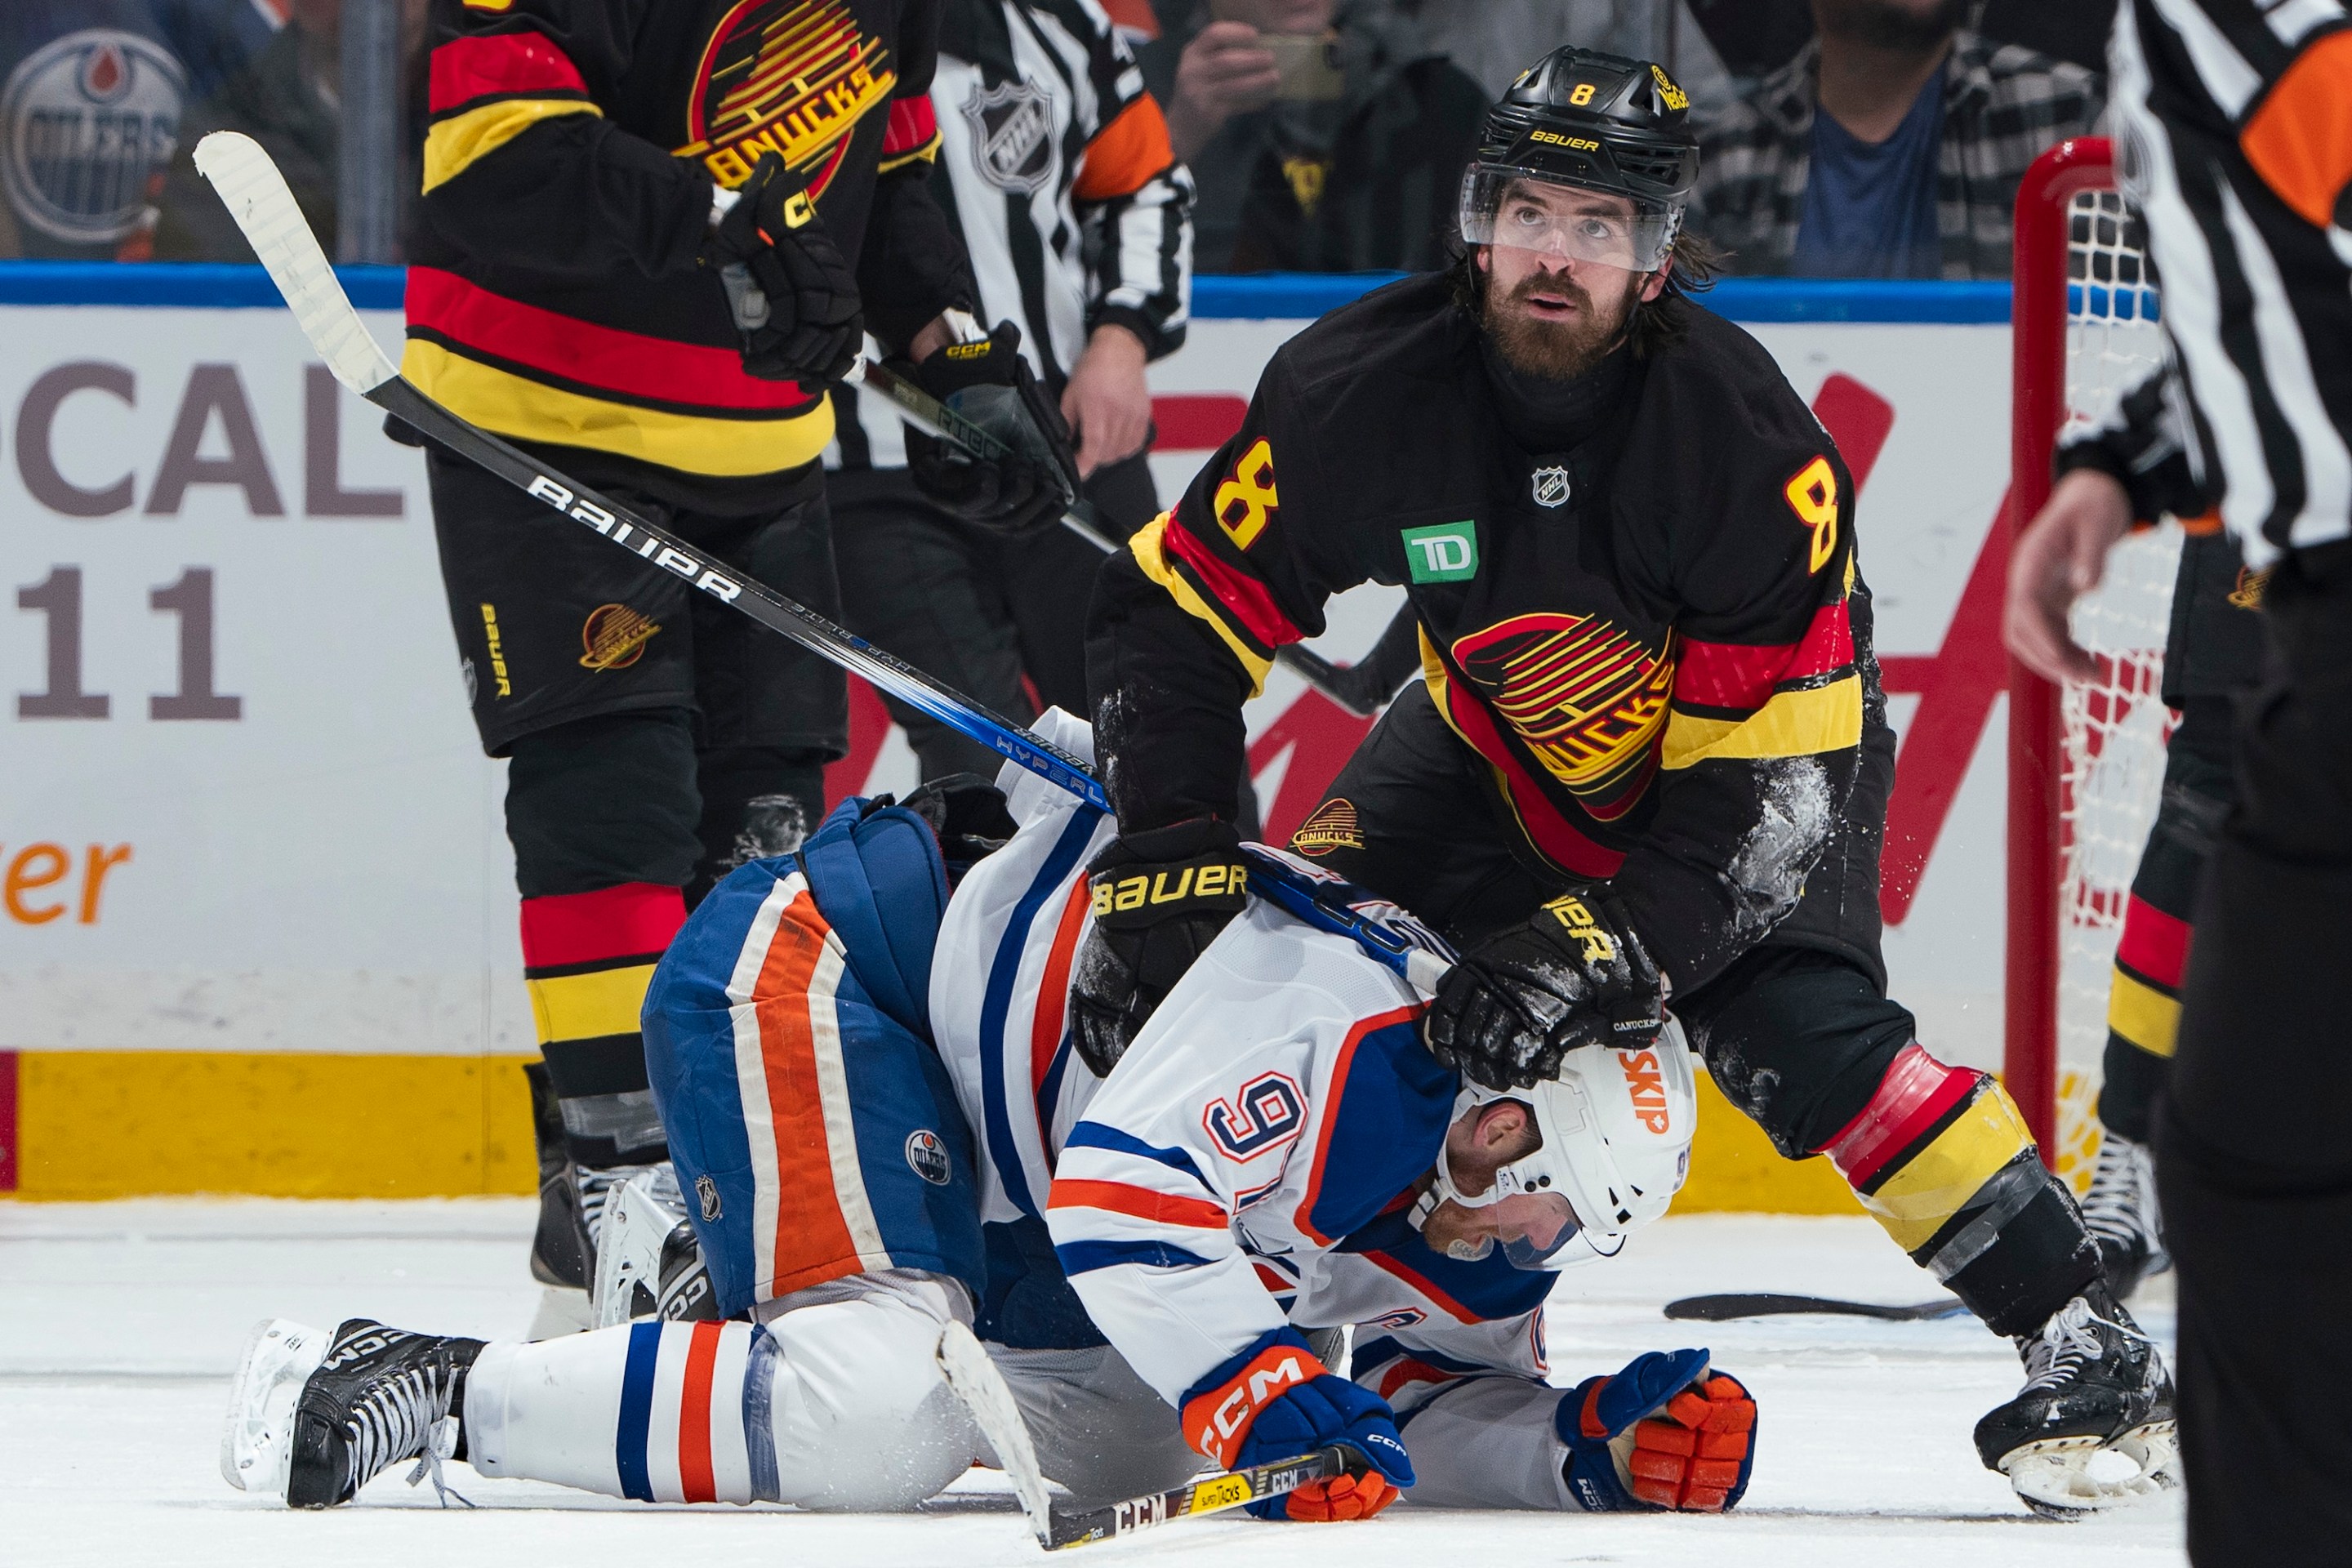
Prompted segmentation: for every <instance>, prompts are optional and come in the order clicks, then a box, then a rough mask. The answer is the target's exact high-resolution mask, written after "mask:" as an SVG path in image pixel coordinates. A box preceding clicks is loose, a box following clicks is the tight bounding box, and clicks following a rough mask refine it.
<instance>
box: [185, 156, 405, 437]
mask: <svg viewBox="0 0 2352 1568" xmlns="http://www.w3.org/2000/svg"><path fill="white" fill-rule="evenodd" d="M195 157H196V170H197V172H198V173H199V174H203V175H204V177H205V179H207V180H210V181H211V182H212V185H213V189H214V190H215V191H217V192H219V193H220V199H221V200H222V202H223V203H225V204H226V205H227V207H228V212H229V216H231V217H233V218H235V219H236V226H237V227H238V228H240V229H242V230H244V231H245V237H246V240H247V243H248V244H250V245H251V246H252V247H253V253H254V255H256V256H257V257H259V258H261V265H262V266H263V267H264V268H268V272H269V280H270V281H271V282H273V283H275V284H277V285H278V292H279V293H280V294H283V295H285V296H286V303H287V304H288V305H289V306H291V307H292V308H293V310H294V320H295V322H296V324H297V325H299V327H300V328H301V329H302V335H303V336H304V337H306V338H309V339H310V346H311V347H312V348H315V349H317V350H318V351H319V357H320V358H321V359H323V360H325V361H326V362H327V368H328V369H329V370H331V371H333V372H334V373H335V379H336V380H337V381H340V382H341V383H342V384H344V385H345V386H348V387H350V388H351V389H352V391H353V392H356V393H358V394H360V395H362V397H364V396H365V395H367V394H369V393H370V392H373V391H374V390H375V389H376V388H377V387H379V386H382V385H383V384H384V383H385V382H387V381H390V380H391V379H392V378H393V377H394V376H395V375H398V374H400V369H399V367H398V366H397V365H395V364H394V363H392V361H391V359H390V358H389V357H388V356H387V355H386V354H385V353H384V352H383V349H382V348H380V347H378V346H377V343H376V341H375V339H374V338H373V337H371V336H369V335H368V330H367V328H366V327H365V326H364V325H362V323H361V321H360V313H359V312H358V311H357V310H353V309H352V302H351V300H350V298H349V297H348V296H346V295H345V294H344V293H343V286H342V284H341V283H340V282H338V281H337V280H336V279H335V269H334V268H332V267H330V266H329V265H328V264H327V253H326V252H325V251H323V250H321V249H320V248H319V239H318V237H317V236H316V235H314V234H312V233H311V232H310V224H309V223H307V222H305V221H304V219H303V217H302V209H301V207H300V206H299V205H297V204H296V202H295V200H294V193H293V192H292V191H289V190H288V189H287V188H286V176H285V175H283V174H279V173H278V165H277V164H275V163H271V162H270V161H269V154H268V153H265V152H263V151H262V150H261V144H260V143H259V142H256V141H255V140H254V139H253V138H252V137H250V136H245V135H240V134H239V133H238V132H234V131H215V132H213V133H212V134H211V135H209V136H207V137H205V139H204V140H203V141H201V142H197V143H196V153H195Z"/></svg>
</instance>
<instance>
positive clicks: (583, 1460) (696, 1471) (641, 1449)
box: [465, 1270, 1202, 1512]
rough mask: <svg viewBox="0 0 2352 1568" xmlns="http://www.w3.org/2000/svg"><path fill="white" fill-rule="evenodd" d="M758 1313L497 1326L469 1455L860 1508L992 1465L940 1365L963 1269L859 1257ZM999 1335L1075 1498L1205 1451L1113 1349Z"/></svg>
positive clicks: (596, 1483) (470, 1391)
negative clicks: (510, 1336)
mask: <svg viewBox="0 0 2352 1568" xmlns="http://www.w3.org/2000/svg"><path fill="white" fill-rule="evenodd" d="M758 1315H759V1317H760V1318H761V1320H762V1321H761V1322H759V1323H757V1324H752V1323H744V1322H733V1321H730V1322H723V1323H718V1322H711V1323H665V1322H661V1321H656V1320H646V1321H639V1322H636V1323H634V1324H631V1325H629V1326H627V1327H625V1328H615V1329H601V1330H598V1331H594V1332H593V1333H583V1334H572V1335H567V1336H564V1337H562V1338H559V1339H553V1340H546V1341H541V1342H539V1343H536V1344H521V1343H514V1342H494V1343H492V1344H490V1345H489V1346H488V1348H486V1349H485V1350H484V1351H483V1352H482V1353H481V1356H480V1358H479V1359H478V1360H477V1361H476V1362H475V1363H474V1366H473V1370H472V1371H471V1373H469V1374H468V1375H467V1382H466V1409H465V1429H466V1441H467V1462H469V1463H470V1464H471V1465H472V1466H473V1467H474V1468H476V1469H477V1470H479V1471H480V1472H481V1473H483V1474H484V1475H488V1476H519V1477H523V1478H526V1479H532V1480H542V1481H552V1482H555V1483H557V1484H559V1485H562V1486H569V1487H577V1488H580V1489H583V1490H585V1491H593V1492H601V1493H604V1495H605V1496H607V1497H624V1498H633V1499H635V1500H639V1501H643V1502H737V1503H747V1502H752V1501H768V1502H789V1503H795V1504H798V1505H800V1506H801V1507H803V1508H809V1509H820V1510H842V1511H858V1512H876V1511H892V1510H905V1509H910V1508H913V1507H914V1506H915V1505H916V1504H918V1503H919V1502H921V1501H922V1500H924V1499H925V1498H928V1497H930V1496H932V1495H933V1494H935V1493H937V1492H939V1491H940V1490H941V1489H944V1488H945V1487H946V1486H948V1484H949V1483H950V1482H951V1481H953V1480H955V1479H956V1478H957V1477H959V1476H961V1475H962V1474H963V1473H964V1471H965V1470H967V1469H968V1468H971V1466H973V1465H974V1464H982V1465H990V1466H994V1465H996V1464H997V1462H998V1461H997V1458H996V1456H995V1455H994V1454H993V1453H992V1451H991V1450H990V1448H989V1447H988V1444H987V1442H986V1441H985V1439H983V1438H982V1436H981V1434H980V1431H979V1428H978V1427H977V1426H975V1425H974V1423H973V1421H972V1419H971V1413H970V1411H969V1410H968V1409H967V1408H966V1407H965V1405H964V1404H963V1402H962V1400H961V1398H959V1397H958V1395H957V1394H956V1393H955V1391H954V1390H953V1389H952V1388H951V1387H950V1386H949V1384H948V1383H947V1381H946V1378H945V1376H944V1375H943V1374H942V1373H940V1366H939V1361H938V1351H939V1343H940V1332H941V1331H942V1329H943V1328H944V1327H945V1325H946V1324H947V1322H948V1321H950V1319H951V1318H952V1319H956V1320H960V1321H964V1322H966V1323H969V1322H970V1321H971V1310H970V1304H969V1299H968V1297H967V1296H966V1295H965V1293H964V1290H963V1288H962V1287H961V1285H958V1284H955V1283H953V1282H950V1281H947V1280H944V1279H940V1277H939V1276H936V1275H930V1274H924V1273H919V1272H914V1271H910V1270H889V1271H886V1272H882V1273H878V1274H866V1275H856V1276H851V1277H849V1278H846V1279H836V1280H833V1281H830V1282H828V1283H827V1284H824V1285H822V1286H817V1287H814V1288H813V1289H808V1290H803V1291H799V1292H796V1293H794V1294H793V1295H792V1296H789V1297H785V1298H782V1299H780V1300H775V1301H772V1302H767V1303H763V1304H762V1305H761V1308H760V1309H759V1313H758ZM989 1352H990V1358H991V1359H992V1361H994V1362H995V1363H996V1365H997V1368H998V1370H999V1371H1001V1372H1002V1373H1003V1374H1004V1377H1005V1381H1006V1383H1007V1384H1008V1385H1009V1386H1010V1387H1011V1389H1012V1391H1013V1398H1014V1401H1015V1403H1017V1404H1018V1405H1019V1406H1020V1408H1021V1414H1022V1417H1023V1419H1024V1422H1025V1423H1026V1424H1027V1426H1028V1428H1029V1432H1030V1436H1031V1440H1032V1441H1033V1442H1034V1444H1035V1446H1036V1449H1037V1456H1038V1461H1039V1465H1040V1468H1043V1469H1044V1471H1045V1474H1046V1475H1047V1476H1048V1477H1049V1478H1051V1479H1055V1480H1057V1481H1060V1482H1061V1483H1062V1484H1063V1485H1065V1486H1066V1487H1068V1488H1069V1489H1071V1491H1072V1492H1074V1493H1075V1494H1076V1495H1077V1496H1078V1497H1079V1498H1080V1499H1082V1500H1086V1501H1089V1502H1099V1501H1110V1500H1117V1499H1119V1498H1125V1497H1132V1496H1137V1495H1140V1494H1142V1493H1145V1492H1151V1491H1160V1490H1165V1489H1170V1488H1172V1487H1177V1486H1181V1485H1182V1484H1183V1483H1184V1481H1185V1480H1186V1479H1189V1478H1190V1477H1191V1476H1192V1475H1193V1474H1194V1473H1196V1472H1197V1471H1198V1470H1199V1469H1200V1468H1201V1465H1202V1460H1201V1457H1200V1456H1199V1455H1198V1454H1196V1453H1194V1452H1193V1451H1192V1448H1191V1447H1188V1446H1187V1445H1186V1444H1185V1442H1184V1439H1183V1435H1182V1432H1181V1429H1180V1428H1179V1426H1178V1424H1177V1419H1176V1413H1175V1411H1174V1410H1173V1409H1171V1407H1170V1406H1169V1405H1168V1404H1167V1403H1166V1402H1165V1401H1164V1400H1162V1399H1161V1398H1160V1396H1159V1395H1158V1394H1155V1393H1153V1392H1152V1391H1151V1390H1150V1388H1149V1387H1147V1386H1146V1385H1145V1384H1144V1383H1143V1382H1142V1380H1141V1379H1139V1378H1138V1377H1137V1376H1136V1375H1135V1373H1134V1372H1133V1371H1132V1370H1130V1369H1129V1366H1128V1364H1127V1363H1126V1362H1125V1361H1124V1360H1122V1359H1121V1358H1120V1357H1119V1355H1118V1352H1115V1351H1113V1350H1110V1349H1109V1348H1108V1347H1106V1346H1097V1347H1096V1348H1094V1349H1091V1350H1076V1351H1016V1350H1008V1349H1006V1348H1004V1347H1003V1346H998V1345H992V1346H990V1347H989Z"/></svg>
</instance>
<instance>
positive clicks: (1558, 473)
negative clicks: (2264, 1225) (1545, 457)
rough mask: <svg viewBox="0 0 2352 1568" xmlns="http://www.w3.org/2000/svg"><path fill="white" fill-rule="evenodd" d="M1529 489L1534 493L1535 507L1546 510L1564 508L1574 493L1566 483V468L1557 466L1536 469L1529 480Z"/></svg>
mask: <svg viewBox="0 0 2352 1568" xmlns="http://www.w3.org/2000/svg"><path fill="white" fill-rule="evenodd" d="M1529 489H1531V490H1532V491H1533V492H1534V495H1535V500H1536V505H1538V506H1539V507H1546V508H1550V507H1563V506H1566V505H1567V504H1568V498H1569V497H1570V495H1572V494H1574V493H1575V491H1574V490H1573V489H1572V488H1571V487H1570V484H1569V482H1568V470H1567V468H1563V467H1561V466H1559V464H1554V465H1553V466H1552V467H1550V468H1538V469H1537V470H1536V471H1535V473H1534V475H1533V476H1531V478H1530V480H1529Z"/></svg>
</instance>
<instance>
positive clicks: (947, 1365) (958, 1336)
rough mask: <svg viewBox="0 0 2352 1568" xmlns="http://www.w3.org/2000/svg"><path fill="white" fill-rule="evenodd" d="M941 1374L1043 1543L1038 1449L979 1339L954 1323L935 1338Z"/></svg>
mask: <svg viewBox="0 0 2352 1568" xmlns="http://www.w3.org/2000/svg"><path fill="white" fill-rule="evenodd" d="M940 1371H942V1372H944V1373H947V1379H948V1386H949V1387H950V1388H952V1389H954V1390H955V1391H956V1394H957V1395H958V1396H959V1397H960V1398H961V1399H962V1401H963V1402H964V1404H965V1405H966V1406H967V1407H969V1408H970V1409H971V1416H972V1421H973V1423H974V1424H975V1425H976V1426H979V1427H980V1435H981V1436H983V1437H985V1438H987V1439H988V1446H989V1447H992V1448H993V1449H995V1450H996V1458H997V1462H998V1463H999V1464H1002V1465H1003V1467H1004V1474H1005V1478H1006V1479H1008V1480H1010V1481H1012V1483H1013V1496H1015V1497H1017V1498H1019V1499H1020V1500H1021V1511H1022V1513H1023V1514H1024V1516H1025V1517H1026V1518H1027V1519H1028V1521H1029V1528H1030V1529H1031V1530H1033V1531H1036V1533H1037V1539H1038V1541H1039V1542H1044V1541H1045V1540H1046V1539H1047V1537H1048V1536H1049V1535H1050V1534H1051V1533H1052V1528H1053V1499H1052V1494H1051V1493H1050V1492H1049V1491H1047V1489H1046V1485H1045V1475H1044V1473H1043V1472H1042V1471H1040V1470H1039V1468H1038V1467H1037V1450H1036V1447H1035V1446H1034V1445H1033V1444H1032V1443H1031V1442H1030V1440H1029V1426H1028V1423H1027V1422H1025V1421H1024V1420H1023V1419H1022V1418H1021V1406H1020V1405H1018V1404H1016V1403H1014V1401H1013V1389H1012V1387H1011V1385H1010V1384H1006V1382H1005V1381H1004V1374H1003V1373H1001V1372H999V1371H997V1370H996V1363H994V1362H992V1361H991V1360H989V1359H988V1352H987V1351H986V1350H985V1349H984V1348H983V1347H982V1344H981V1342H980V1340H979V1338H978V1337H977V1336H976V1335H974V1334H973V1333H972V1331H971V1330H970V1329H968V1328H966V1327H964V1326H963V1324H962V1323H961V1322H958V1321H955V1320H953V1319H950V1320H949V1321H948V1325H947V1328H946V1331H944V1332H943V1333H941V1334H940Z"/></svg>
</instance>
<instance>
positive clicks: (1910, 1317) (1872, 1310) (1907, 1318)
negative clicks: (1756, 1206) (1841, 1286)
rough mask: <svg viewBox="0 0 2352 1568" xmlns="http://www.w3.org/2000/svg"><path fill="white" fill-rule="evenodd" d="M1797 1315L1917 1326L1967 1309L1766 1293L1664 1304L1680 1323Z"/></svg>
mask: <svg viewBox="0 0 2352 1568" xmlns="http://www.w3.org/2000/svg"><path fill="white" fill-rule="evenodd" d="M1801 1312H1818V1313H1821V1314H1822V1315H1824V1316H1828V1317H1839V1318H1878V1319H1882V1320H1884V1321H1886V1322H1890V1323H1919V1322H1927V1321H1932V1320H1934V1319H1937V1318H1958V1317H1961V1316H1964V1315H1966V1313H1967V1312H1968V1308H1967V1307H1965V1306H1963V1305H1962V1304H1961V1302H1960V1300H1959V1298H1958V1297H1957V1296H1945V1297H1942V1298H1940V1299H1938V1300H1933V1301H1919V1302H1915V1303H1913V1304H1912V1305H1910V1306H1906V1307H1888V1306H1882V1305H1880V1304H1879V1303H1878V1302H1875V1301H1843V1300H1838V1299H1837V1298H1836V1297H1833V1296H1776V1295H1772V1294H1770V1293H1769V1292H1762V1293H1758V1294H1755V1295H1739V1294H1736V1293H1735V1294H1732V1295H1725V1296H1685V1297H1684V1298H1683V1299H1682V1300H1679V1301H1669V1302H1667V1303H1666V1316H1667V1317H1669V1318H1673V1319H1675V1320H1676V1321H1683V1322H1701V1323H1727V1322H1729V1321H1732V1320H1733V1319H1735V1318H1770V1317H1778V1316H1781V1315H1783V1314H1790V1315H1793V1314H1796V1313H1801Z"/></svg>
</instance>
